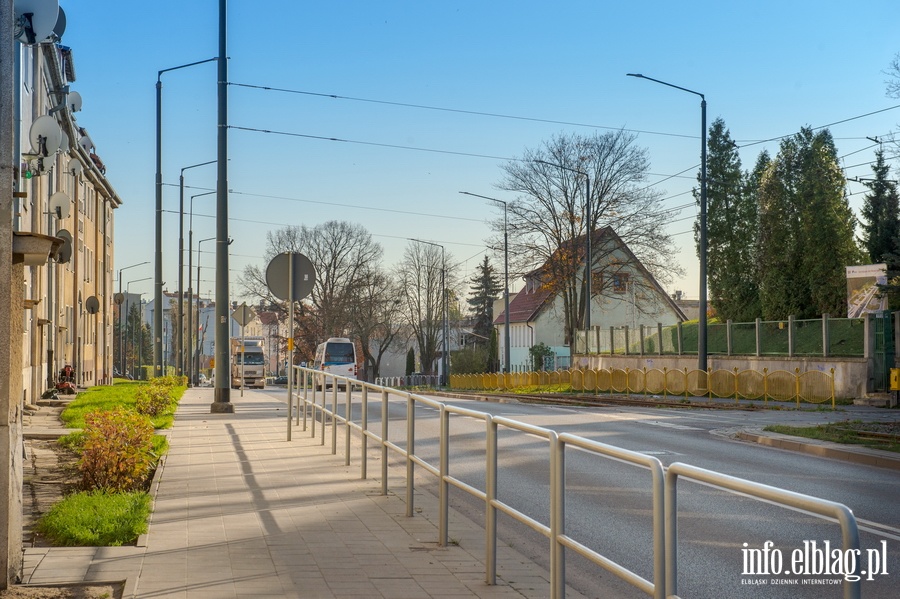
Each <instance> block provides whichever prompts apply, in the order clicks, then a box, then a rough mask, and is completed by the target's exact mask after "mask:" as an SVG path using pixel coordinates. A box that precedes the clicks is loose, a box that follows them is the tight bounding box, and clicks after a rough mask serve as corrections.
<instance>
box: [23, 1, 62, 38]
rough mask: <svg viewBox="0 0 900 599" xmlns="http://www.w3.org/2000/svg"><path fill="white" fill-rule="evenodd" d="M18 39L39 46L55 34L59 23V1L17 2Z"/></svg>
mask: <svg viewBox="0 0 900 599" xmlns="http://www.w3.org/2000/svg"><path fill="white" fill-rule="evenodd" d="M15 13H16V15H15V18H16V31H15V35H16V39H18V40H19V41H20V42H22V43H23V44H28V45H30V44H39V43H41V42H42V41H44V40H45V39H47V38H48V37H50V34H51V33H53V29H54V27H56V24H57V22H58V21H59V1H58V0H15Z"/></svg>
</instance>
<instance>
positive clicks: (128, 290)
mask: <svg viewBox="0 0 900 599" xmlns="http://www.w3.org/2000/svg"><path fill="white" fill-rule="evenodd" d="M122 270H124V269H122ZM152 278H153V277H144V278H143V279H136V280H134V281H128V283H126V284H125V299H126V300H127V299H128V296H129V295H131V284H132V283H140V282H141V281H149V280H150V279H152ZM119 284H120V285H121V279H119ZM140 295H141V296H143V295H144V294H143V293H142V294H140ZM138 306H140V302H138ZM129 309H130V306H129V305H128V302H127V301H126V302H125V310H126V312H128V310H129ZM126 318H127V316H126ZM138 324H139V325H140V328H141V329H143V317H139V318H138ZM141 339H143V331H142V335H141ZM131 347H132V353H133V352H134V328H133V327H132V329H131ZM131 373H132V374H131V376H132V377H134V355H132V359H131ZM123 374H124V372H123Z"/></svg>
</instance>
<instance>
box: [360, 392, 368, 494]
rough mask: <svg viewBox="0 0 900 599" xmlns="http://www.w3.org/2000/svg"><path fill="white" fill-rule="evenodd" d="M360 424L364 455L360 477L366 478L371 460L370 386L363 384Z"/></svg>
mask: <svg viewBox="0 0 900 599" xmlns="http://www.w3.org/2000/svg"><path fill="white" fill-rule="evenodd" d="M359 412H360V413H359V424H360V426H361V427H362V439H360V444H361V445H362V450H361V451H362V455H361V456H360V466H359V477H360V478H361V479H363V480H365V479H366V476H367V474H368V472H367V468H368V461H369V387H368V386H367V385H363V388H362V403H361V404H360V406H359Z"/></svg>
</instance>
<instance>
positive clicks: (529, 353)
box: [525, 320, 543, 368]
mask: <svg viewBox="0 0 900 599" xmlns="http://www.w3.org/2000/svg"><path fill="white" fill-rule="evenodd" d="M525 326H526V327H528V328H529V330H530V331H531V341H530V342H529V344H528V356H529V358H530V357H531V348H532V347H534V327H533V326H531V325H530V324H528V321H527V320H526V321H525ZM531 366H532V368H533V367H534V364H532V365H531ZM541 366H543V364H541Z"/></svg>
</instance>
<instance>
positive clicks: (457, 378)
mask: <svg viewBox="0 0 900 599" xmlns="http://www.w3.org/2000/svg"><path fill="white" fill-rule="evenodd" d="M565 384H569V385H571V390H572V391H575V392H592V393H625V394H629V395H630V394H632V393H634V394H639V395H662V396H664V397H668V396H670V395H672V396H683V397H685V398H688V397H707V398H708V399H710V400H712V399H714V398H733V399H734V400H735V401H740V400H741V399H748V400H759V399H762V400H763V401H765V402H768V401H769V400H773V401H794V402H796V403H797V405H798V406H799V405H800V403H801V402H805V403H814V404H820V403H824V402H827V401H830V402H831V407H832V409H833V408H834V407H835V395H834V369H833V368H832V369H830V370H829V371H828V372H822V371H819V370H810V371H807V372H800V369H796V370H795V371H794V372H789V371H787V370H773V371H769V370H768V369H765V368H764V369H763V370H762V372H760V371H758V370H738V369H737V368H735V369H734V370H709V371H704V370H688V369H687V368H685V369H683V370H677V369H672V370H670V369H667V368H662V369H658V368H649V369H648V368H643V369H629V368H624V369H619V368H611V369H600V370H593V369H585V370H563V371H553V372H520V373H504V374H454V375H450V386H451V387H452V388H454V389H463V390H470V391H488V390H497V391H506V390H510V389H517V388H531V387H533V388H535V390H536V391H540V390H541V387H544V388H547V389H546V390H551V389H549V388H551V387H553V386H556V385H565Z"/></svg>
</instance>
